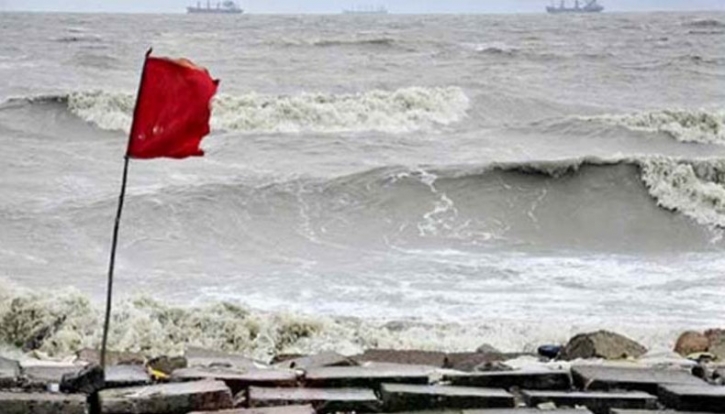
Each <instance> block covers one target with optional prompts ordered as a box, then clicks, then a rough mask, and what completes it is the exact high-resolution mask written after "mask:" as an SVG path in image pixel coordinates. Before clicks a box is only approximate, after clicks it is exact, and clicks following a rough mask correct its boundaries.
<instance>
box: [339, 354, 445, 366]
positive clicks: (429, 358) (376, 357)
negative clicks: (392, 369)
mask: <svg viewBox="0 0 725 414" xmlns="http://www.w3.org/2000/svg"><path fill="white" fill-rule="evenodd" d="M446 356H447V354H446V353H445V352H435V351H415V350H412V351H408V350H395V349H368V350H367V351H365V352H364V353H363V354H362V355H357V356H354V357H352V358H353V359H355V360H356V361H358V362H360V363H362V362H387V363H393V364H405V365H426V366H430V367H436V368H443V365H444V364H445V361H446Z"/></svg>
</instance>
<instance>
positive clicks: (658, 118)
mask: <svg viewBox="0 0 725 414" xmlns="http://www.w3.org/2000/svg"><path fill="white" fill-rule="evenodd" d="M586 119H587V120H595V121H604V122H606V123H610V124H613V125H618V126H624V127H626V128H629V129H632V130H635V131H645V132H660V133H664V134H667V135H669V136H671V137H672V138H674V139H676V140H678V141H681V142H697V143H703V144H721V145H725V111H722V110H719V111H706V110H691V111H688V110H661V111H654V112H642V113H636V114H627V115H604V116H598V117H591V118H586Z"/></svg>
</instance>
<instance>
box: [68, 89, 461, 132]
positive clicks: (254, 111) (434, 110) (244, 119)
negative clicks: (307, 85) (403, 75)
mask: <svg viewBox="0 0 725 414" xmlns="http://www.w3.org/2000/svg"><path fill="white" fill-rule="evenodd" d="M133 106H134V98H133V96H132V95H129V94H124V93H110V92H105V91H95V92H82V93H80V92H79V93H72V94H70V95H69V97H68V107H69V109H70V110H71V111H72V112H73V113H74V114H76V115H77V116H79V117H80V118H82V119H84V120H86V121H88V122H91V123H93V124H95V125H97V126H98V127H100V128H102V129H107V130H122V131H128V130H129V129H130V125H131V115H132V113H133ZM468 107H469V100H468V97H466V95H465V93H464V92H463V91H462V90H461V89H460V88H456V87H446V88H422V87H410V88H403V89H398V90H395V91H382V90H373V91H368V92H363V93H357V94H339V95H335V94H325V93H302V94H298V95H291V96H271V95H260V94H256V93H250V94H246V95H241V96H231V95H220V96H218V97H217V98H216V99H215V100H214V102H213V113H212V127H213V128H215V129H222V130H233V131H242V132H254V133H275V132H277V133H279V132H283V133H290V132H325V133H327V132H357V131H386V132H407V131H417V130H421V129H430V128H434V127H435V126H438V125H448V124H451V123H454V122H458V121H460V120H461V119H462V118H463V117H464V116H465V115H466V111H467V110H468Z"/></svg>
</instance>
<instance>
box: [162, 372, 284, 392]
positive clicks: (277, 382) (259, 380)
mask: <svg viewBox="0 0 725 414" xmlns="http://www.w3.org/2000/svg"><path fill="white" fill-rule="evenodd" d="M171 378H172V379H174V380H178V381H192V380H202V379H215V380H219V381H224V382H225V383H226V384H227V386H228V387H229V388H230V389H231V390H232V393H233V394H236V393H238V392H239V391H242V390H244V389H246V388H247V387H249V386H252V385H255V386H261V387H294V386H296V385H297V380H298V374H297V372H296V371H293V370H285V369H251V370H248V371H244V370H237V369H230V368H213V367H212V368H203V367H196V368H184V369H177V370H176V371H174V373H173V374H172V375H171Z"/></svg>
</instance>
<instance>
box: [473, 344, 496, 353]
mask: <svg viewBox="0 0 725 414" xmlns="http://www.w3.org/2000/svg"><path fill="white" fill-rule="evenodd" d="M476 352H477V353H479V354H500V353H501V351H499V350H498V349H496V348H495V347H493V345H491V344H482V345H481V346H479V347H478V348H476Z"/></svg>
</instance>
